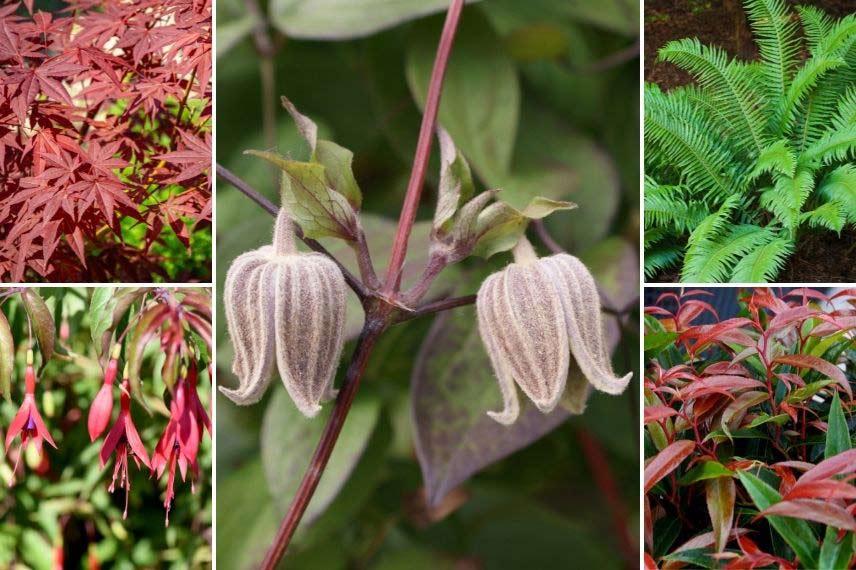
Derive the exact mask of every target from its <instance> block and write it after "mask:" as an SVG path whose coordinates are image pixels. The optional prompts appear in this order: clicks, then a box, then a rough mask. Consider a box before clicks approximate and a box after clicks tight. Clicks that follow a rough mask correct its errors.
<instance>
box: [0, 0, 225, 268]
mask: <svg viewBox="0 0 856 570" xmlns="http://www.w3.org/2000/svg"><path fill="white" fill-rule="evenodd" d="M211 8H212V1H211V0H194V1H187V0H137V1H133V2H131V1H127V2H126V1H123V2H114V1H111V0H100V1H95V0H68V1H61V0H26V1H23V2H18V1H9V0H4V1H3V2H0V37H2V39H0V282H2V283H35V282H42V283H105V282H110V283H210V282H211V271H212V268H211V265H212V257H213V244H212V242H213V236H212V226H211V216H212V205H213V201H212V188H211V180H210V177H209V173H210V166H211V145H212V142H211V129H212V117H211V114H212V104H213V101H212V84H211V76H212V58H211V52H212V50H211V46H212V30H211Z"/></svg>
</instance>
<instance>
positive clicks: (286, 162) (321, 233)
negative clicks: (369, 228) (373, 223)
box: [245, 150, 359, 241]
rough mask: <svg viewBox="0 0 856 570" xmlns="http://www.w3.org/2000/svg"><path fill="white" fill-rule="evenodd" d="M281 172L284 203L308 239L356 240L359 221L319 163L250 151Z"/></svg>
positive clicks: (248, 152)
mask: <svg viewBox="0 0 856 570" xmlns="http://www.w3.org/2000/svg"><path fill="white" fill-rule="evenodd" d="M245 153H246V154H250V155H253V156H258V157H259V158H263V159H265V160H267V161H268V162H270V163H271V164H274V165H276V166H278V167H279V168H280V170H282V173H283V174H282V186H281V194H282V203H283V206H284V207H286V208H288V211H289V213H290V214H291V216H292V219H293V220H294V221H295V222H296V223H297V225H299V226H300V228H301V229H302V230H303V233H304V235H305V236H306V237H308V238H313V239H316V238H320V237H326V236H330V237H337V238H340V239H344V240H348V241H356V239H357V236H358V235H359V222H358V220H357V215H356V212H355V211H354V208H353V207H352V206H351V204H350V203H348V200H347V199H346V198H345V196H343V195H342V194H340V193H339V192H337V191H335V190H333V189H332V188H330V187H329V185H328V183H327V170H326V168H325V167H324V166H323V165H322V164H319V163H315V162H297V161H295V160H290V159H287V158H284V157H282V156H279V155H278V154H276V153H273V152H268V151H262V150H248V151H245Z"/></svg>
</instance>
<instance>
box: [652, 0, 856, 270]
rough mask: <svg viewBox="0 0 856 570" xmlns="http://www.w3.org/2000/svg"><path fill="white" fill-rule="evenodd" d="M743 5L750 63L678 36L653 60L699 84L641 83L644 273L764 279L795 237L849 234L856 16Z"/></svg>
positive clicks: (853, 197) (780, 3) (855, 128)
mask: <svg viewBox="0 0 856 570" xmlns="http://www.w3.org/2000/svg"><path fill="white" fill-rule="evenodd" d="M743 4H744V7H745V9H746V14H747V16H748V19H749V22H750V24H751V27H752V31H753V33H754V35H755V38H756V40H757V42H758V49H759V53H760V58H759V59H758V61H754V62H742V61H738V60H734V59H731V58H729V56H728V54H726V52H725V51H723V50H722V49H720V48H717V47H711V46H706V45H703V44H701V42H699V41H698V40H697V39H693V38H686V39H681V40H676V41H672V42H669V43H667V44H666V45H665V46H663V47H662V48H661V49H660V50H659V59H660V60H661V61H667V62H671V63H673V64H675V65H677V66H678V67H680V68H682V69H684V70H686V71H687V72H689V73H690V74H691V75H692V76H693V77H694V78H695V80H696V85H693V86H689V87H682V88H678V89H674V90H672V91H670V92H668V93H664V92H662V91H661V90H660V88H659V87H657V86H656V85H646V86H645V150H646V152H645V169H646V183H645V231H646V234H647V233H648V232H654V233H655V236H656V237H655V239H652V240H648V239H647V236H646V240H645V251H646V264H645V267H646V275H649V276H650V275H653V273H651V272H654V273H656V271H657V270H658V268H665V267H669V266H670V265H668V264H674V263H677V262H680V261H682V263H683V267H682V269H681V278H682V280H692V281H706V280H714V281H718V280H727V279H729V278H734V279H737V280H738V281H746V282H749V281H756V280H773V279H775V276H776V273H777V272H778V271H779V270H780V268H781V267H782V266H783V265H784V264H785V263H786V261H787V258H788V256H789V255H792V253H793V252H794V251H795V249H796V243H797V240H798V239H799V236H800V232H801V231H802V229H803V228H810V229H812V230H813V231H835V232H839V233H840V232H841V231H842V230H843V229H844V227H845V226H846V225H847V224H854V225H856V164H854V161H856V14H854V15H851V16H847V17H844V18H841V19H838V20H835V19H833V18H831V17H829V16H828V15H827V14H826V13H825V12H823V11H822V10H820V9H818V8H814V7H811V6H808V7H805V6H803V7H799V8H797V11H798V14H799V17H798V18H797V17H794V15H793V14H792V13H791V12H790V10H789V9H788V7H787V2H786V1H785V0H743ZM800 28H802V30H800ZM801 32H802V33H801ZM803 40H804V41H803ZM804 54H808V56H807V57H806V56H805V55H804ZM655 181H656V182H655ZM675 248H678V251H685V253H684V254H683V255H678V254H675ZM649 255H650V256H654V261H653V262H652V263H650V264H649V263H648V262H647V257H648V256H649Z"/></svg>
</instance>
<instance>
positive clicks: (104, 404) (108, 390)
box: [86, 343, 122, 441]
mask: <svg viewBox="0 0 856 570" xmlns="http://www.w3.org/2000/svg"><path fill="white" fill-rule="evenodd" d="M121 350H122V345H120V344H118V343H117V344H116V346H114V347H113V352H112V353H111V354H110V362H108V363H107V370H105V371H104V383H103V384H102V385H101V388H100V389H99V390H98V394H96V395H95V399H94V400H92V405H91V406H90V407H89V417H88V418H87V422H86V425H87V427H88V428H89V439H90V440H91V441H95V440H96V439H98V436H100V435H101V434H102V433H103V432H104V430H105V429H107V424H109V423H110V416H112V415H113V381H114V380H116V370H117V368H118V366H119V352H120V351H121Z"/></svg>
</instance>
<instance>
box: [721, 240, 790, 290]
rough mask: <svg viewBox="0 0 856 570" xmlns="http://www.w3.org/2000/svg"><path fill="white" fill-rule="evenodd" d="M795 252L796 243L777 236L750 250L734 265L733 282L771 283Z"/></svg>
mask: <svg viewBox="0 0 856 570" xmlns="http://www.w3.org/2000/svg"><path fill="white" fill-rule="evenodd" d="M793 252H794V244H793V242H792V241H790V240H788V239H786V238H775V239H773V240H772V241H771V242H770V243H768V244H766V245H762V246H761V247H759V248H757V249H756V250H755V251H752V252H750V253H749V254H748V255H746V256H745V257H744V258H743V259H741V260H740V261H738V262H737V265H735V266H734V273H733V274H732V275H731V282H732V283H771V282H774V281H775V280H776V276H777V275H778V274H779V271H780V270H781V269H782V267H783V266H784V264H785V262H786V261H787V260H788V258H789V257H790V256H791V255H792V254H793Z"/></svg>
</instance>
